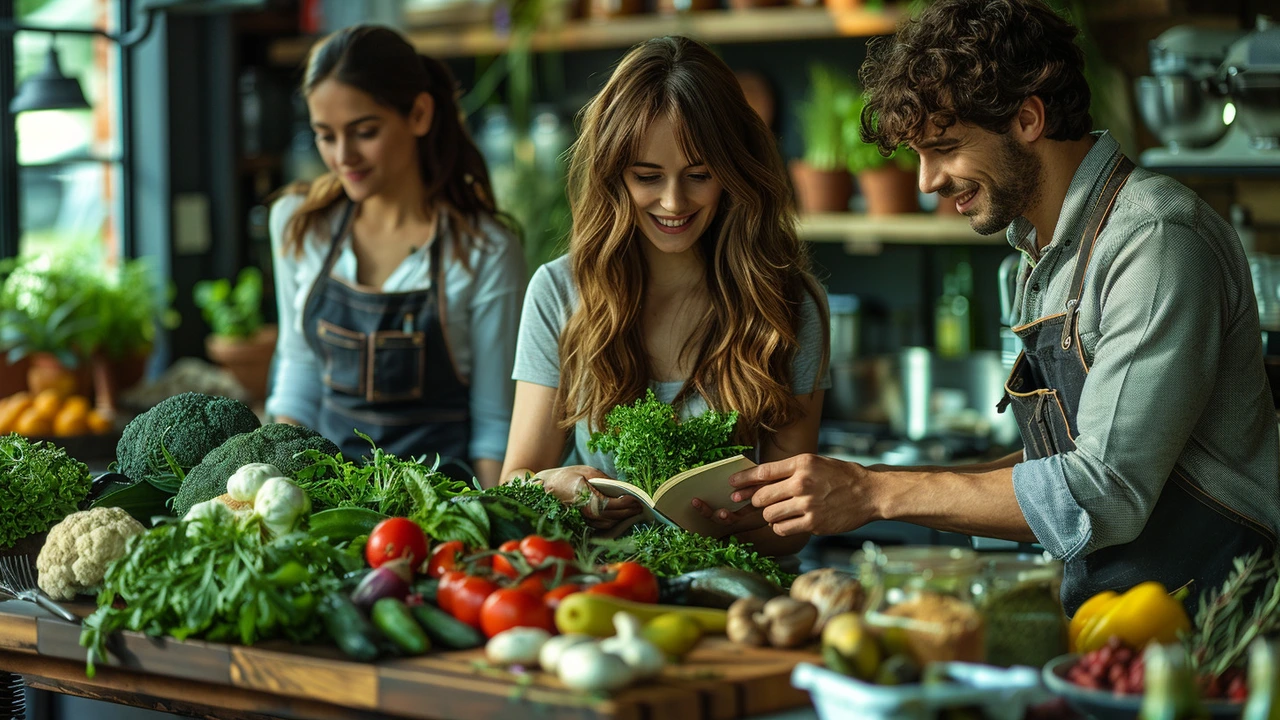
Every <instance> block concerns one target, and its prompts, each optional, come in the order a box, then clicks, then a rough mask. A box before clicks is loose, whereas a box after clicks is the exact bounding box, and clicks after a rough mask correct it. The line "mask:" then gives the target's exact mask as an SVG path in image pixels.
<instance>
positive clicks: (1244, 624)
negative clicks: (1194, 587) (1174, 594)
mask: <svg viewBox="0 0 1280 720" xmlns="http://www.w3.org/2000/svg"><path fill="white" fill-rule="evenodd" d="M1234 565H1235V567H1234V569H1233V570H1232V572H1231V575H1230V576H1228V577H1227V580H1226V582H1224V583H1223V584H1222V587H1221V588H1210V589H1208V590H1206V591H1205V592H1204V593H1202V594H1201V595H1200V607H1199V610H1198V611H1197V612H1196V618H1195V623H1194V627H1195V630H1194V631H1193V632H1192V633H1190V634H1189V635H1187V636H1186V637H1184V638H1183V642H1184V643H1185V644H1186V646H1187V650H1188V652H1189V653H1190V655H1191V662H1192V665H1193V669H1194V670H1196V671H1198V672H1199V673H1200V674H1204V675H1209V676H1218V675H1221V674H1222V673H1223V672H1225V671H1226V670H1227V669H1228V668H1230V667H1232V666H1234V665H1236V664H1237V663H1239V662H1240V660H1241V659H1242V658H1243V657H1244V655H1245V653H1246V652H1247V651H1248V649H1249V644H1250V643H1252V642H1253V640H1254V638H1257V637H1261V636H1266V635H1271V634H1274V633H1277V632H1280V578H1278V577H1277V575H1278V572H1277V571H1280V553H1277V554H1275V555H1271V556H1267V555H1264V554H1263V551H1262V549H1261V548H1259V549H1258V550H1256V551H1254V552H1253V553H1250V554H1249V555H1244V556H1241V557H1238V558H1236V559H1235V560H1234ZM1263 581H1265V582H1266V585H1265V586H1263V588H1262V591H1261V593H1258V592H1256V591H1257V590H1258V584H1259V583H1261V582H1263ZM1250 602H1252V607H1249V606H1248V604H1249V603H1250Z"/></svg>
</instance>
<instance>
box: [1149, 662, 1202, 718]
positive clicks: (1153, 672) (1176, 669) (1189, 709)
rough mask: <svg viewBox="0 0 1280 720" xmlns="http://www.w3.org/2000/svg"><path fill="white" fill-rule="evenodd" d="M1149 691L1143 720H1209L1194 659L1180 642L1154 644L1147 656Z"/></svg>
mask: <svg viewBox="0 0 1280 720" xmlns="http://www.w3.org/2000/svg"><path fill="white" fill-rule="evenodd" d="M1143 661H1144V663H1145V664H1146V684H1147V689H1146V692H1144V693H1143V695H1142V711H1141V712H1140V713H1139V715H1138V717H1139V719H1140V720H1209V713H1207V712H1205V709H1204V706H1203V705H1201V704H1200V693H1199V691H1198V690H1197V689H1196V684H1195V679H1194V678H1193V677H1192V676H1191V659H1190V658H1189V657H1188V656H1187V650H1186V648H1184V647H1183V646H1182V645H1180V644H1175V645H1160V644H1159V643H1151V644H1150V645H1148V646H1147V651H1146V653H1145V654H1144V655H1143Z"/></svg>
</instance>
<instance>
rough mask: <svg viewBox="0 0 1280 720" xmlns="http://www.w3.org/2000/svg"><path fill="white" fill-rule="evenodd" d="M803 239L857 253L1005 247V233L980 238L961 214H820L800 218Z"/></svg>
mask: <svg viewBox="0 0 1280 720" xmlns="http://www.w3.org/2000/svg"><path fill="white" fill-rule="evenodd" d="M799 234H800V238H801V239H802V240H808V241H810V242H821V243H844V244H845V246H846V247H847V248H849V249H850V250H851V251H855V252H865V251H874V250H875V249H876V248H878V247H879V246H880V245H1004V244H1006V243H1007V242H1008V241H1007V240H1005V235H1004V233H1002V232H999V233H994V234H992V235H979V234H978V233H976V232H974V231H973V228H971V227H969V218H966V217H962V216H958V215H932V214H929V213H911V214H909V215H878V216H871V215H857V214H854V213H817V214H811V215H804V216H802V217H801V219H800V233H799Z"/></svg>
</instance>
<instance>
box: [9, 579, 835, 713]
mask: <svg viewBox="0 0 1280 720" xmlns="http://www.w3.org/2000/svg"><path fill="white" fill-rule="evenodd" d="M74 609H75V610H76V611H77V612H79V613H81V614H85V613H88V612H89V611H91V610H92V605H89V604H83V605H81V606H77V607H75V608H74ZM79 635H80V628H79V626H78V625H73V624H71V623H68V622H64V621H62V620H58V619H56V618H53V617H52V616H51V615H46V614H45V613H44V612H43V611H42V610H40V609H39V608H36V607H35V606H34V605H31V604H28V603H20V602H16V601H7V602H0V671H5V672H12V673H18V674H20V675H22V677H23V679H24V680H25V681H26V682H27V684H28V685H30V686H31V687H33V688H36V689H41V690H48V691H52V692H57V693H64V694H69V695H75V696H80V697H87V698H93V699H98V700H106V701H109V702H113V703H120V704H124V705H132V706H135V707H144V708H148V709H152V710H160V711H164V712H172V713H179V714H194V715H198V716H200V717H211V718H227V719H232V718H234V719H235V720H241V719H243V720H250V719H252V720H266V718H316V719H318V720H330V719H333V720H348V719H354V718H362V719H364V718H370V719H381V718H439V719H441V720H447V719H457V720H480V719H482V718H509V717H517V716H526V715H527V716H533V715H536V716H537V717H540V718H547V719H548V720H556V719H558V718H575V719H577V718H581V719H584V720H586V719H589V718H627V719H631V718H634V719H635V720H641V719H642V718H651V719H654V720H658V719H660V720H686V719H687V720H704V719H710V718H717V719H718V718H734V717H756V718H761V717H763V718H768V719H769V720H803V719H805V718H813V717H815V716H814V715H813V711H812V709H811V706H810V704H809V697H808V695H807V694H806V693H805V692H804V691H801V690H797V689H795V688H793V687H792V686H791V671H792V669H793V668H794V667H795V665H796V664H797V663H800V662H815V663H820V662H821V660H820V658H819V657H818V656H817V654H816V653H813V652H805V651H784V650H773V649H762V648H748V647H742V646H738V645H734V644H732V643H730V642H729V641H728V640H726V639H724V638H722V637H708V638H705V639H704V640H703V641H702V642H701V643H700V644H699V646H698V647H697V648H696V649H694V651H693V652H692V653H691V654H690V655H689V656H688V657H687V658H686V659H685V661H684V662H683V663H681V664H680V665H673V666H668V667H667V668H666V669H665V670H664V671H663V674H662V676H661V677H660V678H658V679H656V680H654V681H652V682H650V683H648V684H643V685H638V686H636V687H634V688H631V689H628V690H625V691H622V692H620V693H617V694H615V695H613V696H612V697H609V698H601V697H596V696H586V695H582V694H579V693H575V692H571V691H569V690H566V689H564V688H563V687H562V686H560V685H559V683H558V681H556V680H554V679H553V678H549V677H546V676H544V675H543V674H541V673H528V674H524V675H514V674H512V673H509V672H506V671H505V670H500V669H496V668H490V667H488V666H487V665H486V664H485V663H484V662H483V653H482V651H480V650H473V651H462V652H444V653H432V654H428V655H424V656H420V657H414V658H401V659H392V660H384V661H381V662H378V663H359V662H353V661H350V660H347V659H345V658H344V657H343V656H342V655H341V654H340V653H339V652H338V650H337V649H335V648H332V647H322V646H316V647H301V646H296V645H289V644H287V643H283V642H265V643H261V644H259V645H256V646H253V647H245V646H238V645H224V644H220V643H208V642H202V641H194V640H188V641H183V642H178V641H175V640H172V639H169V638H160V639H158V638H150V637H147V636H145V635H141V634H139V633H123V634H122V639H123V642H122V643H121V644H120V646H119V647H118V649H117V654H118V657H119V658H120V660H119V663H118V664H116V665H115V666H114V667H105V666H99V668H98V673H97V676H96V677H94V678H92V679H90V678H87V677H85V673H84V649H83V648H81V647H80V645H79Z"/></svg>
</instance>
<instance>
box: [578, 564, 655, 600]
mask: <svg viewBox="0 0 1280 720" xmlns="http://www.w3.org/2000/svg"><path fill="white" fill-rule="evenodd" d="M606 569H607V570H609V572H612V573H614V574H615V576H614V579H613V580H610V581H609V582H603V583H600V584H598V585H592V586H591V587H589V588H587V592H589V593H591V594H593V595H612V596H614V597H619V598H623V599H626V600H634V601H636V602H644V603H653V602H658V578H656V577H654V576H653V573H651V572H649V569H648V568H646V567H645V566H643V565H641V564H639V563H633V562H621V563H616V564H614V565H609V566H608V567H607V568H606Z"/></svg>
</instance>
